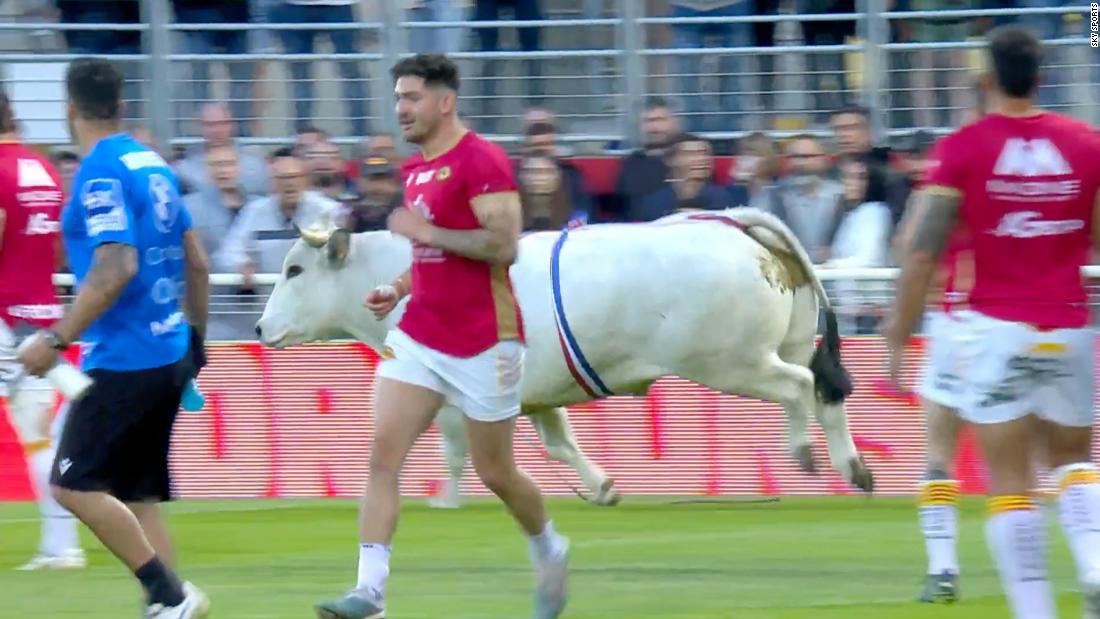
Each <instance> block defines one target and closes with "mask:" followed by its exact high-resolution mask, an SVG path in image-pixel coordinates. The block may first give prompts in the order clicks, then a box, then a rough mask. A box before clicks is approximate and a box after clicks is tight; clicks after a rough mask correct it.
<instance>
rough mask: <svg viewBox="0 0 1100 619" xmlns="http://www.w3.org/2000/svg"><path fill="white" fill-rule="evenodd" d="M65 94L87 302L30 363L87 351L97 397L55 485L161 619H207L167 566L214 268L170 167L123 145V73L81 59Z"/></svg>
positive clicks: (29, 356) (68, 226)
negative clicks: (183, 410)
mask: <svg viewBox="0 0 1100 619" xmlns="http://www.w3.org/2000/svg"><path fill="white" fill-rule="evenodd" d="M66 86H67V89H68V99H69V100H68V117H69V124H70V131H71V133H72V135H73V137H74V138H75V139H76V141H77V143H78V144H79V145H80V148H81V150H82V151H83V152H84V154H85V156H84V161H83V163H82V165H81V166H80V171H79V172H78V174H77V176H76V178H75V179H74V180H73V191H72V199H71V202H70V203H69V205H68V206H67V207H66V209H65V210H64V212H63V213H62V217H61V228H62V237H63V239H64V242H65V249H66V254H67V255H68V258H69V264H70V265H71V267H72V271H73V273H74V275H75V276H76V281H77V287H78V293H77V296H76V299H75V300H74V301H73V304H72V307H71V308H70V309H69V311H68V312H67V313H66V314H65V316H64V317H63V318H62V319H61V320H60V321H58V322H57V323H55V324H54V325H53V327H52V328H51V329H48V330H45V331H42V332H40V333H39V334H38V337H37V338H36V339H35V343H34V345H33V346H30V347H29V348H27V349H26V350H24V351H23V352H22V353H21V355H20V360H21V361H22V362H23V364H24V365H25V366H26V368H27V370H28V371H29V372H31V373H33V374H36V375H41V374H44V373H45V372H46V371H48V370H49V369H50V368H51V367H53V365H54V364H55V363H56V362H57V357H58V352H59V351H61V350H64V349H65V348H67V347H68V346H69V344H71V343H73V342H75V341H77V338H81V353H82V368H83V370H84V371H85V372H86V373H87V374H88V376H89V377H91V378H92V379H93V380H94V384H93V386H92V387H91V388H90V389H89V391H88V392H87V394H86V395H85V396H84V397H83V398H81V399H80V400H78V401H76V402H74V403H73V405H72V408H71V410H70V412H69V418H68V420H67V422H66V425H65V429H64V431H63V434H62V437H61V443H60V445H59V447H58V449H57V459H56V461H55V462H54V467H53V474H52V477H51V479H50V483H51V485H52V486H53V491H54V494H55V496H56V497H57V500H58V502H59V503H61V505H63V506H64V507H65V508H67V509H68V510H70V511H71V512H72V513H73V514H75V515H76V516H77V517H78V518H80V520H81V521H83V522H84V523H85V524H86V525H88V527H89V528H90V529H91V530H92V532H93V533H95V534H96V536H97V537H98V538H99V539H100V541H102V542H103V544H104V545H105V546H107V548H109V549H110V550H111V552H113V553H114V554H115V555H116V556H117V557H119V559H121V560H122V561H123V563H125V564H126V565H127V566H128V567H129V568H130V569H131V570H132V571H133V572H134V575H135V576H136V577H137V579H138V580H139V581H140V582H141V585H142V587H143V588H144V589H145V593H146V596H147V598H148V600H147V603H148V608H147V610H146V614H145V616H146V617H147V618H148V619H199V618H202V617H206V616H207V614H208V612H209V601H208V600H207V599H206V596H205V595H204V594H203V593H202V592H201V591H199V590H198V589H197V588H196V587H194V586H193V585H191V584H190V583H181V582H180V580H179V578H178V577H177V576H176V575H175V573H173V571H172V570H171V569H170V568H169V567H168V566H167V565H166V564H170V563H171V562H172V557H171V542H170V540H169V539H168V534H167V529H166V528H165V526H164V522H163V520H162V518H161V515H160V510H159V507H158V503H160V502H163V501H168V500H171V498H172V497H171V481H170V478H169V471H168V451H169V444H170V441H171V435H172V426H173V424H174V422H175V418H176V413H177V412H178V410H179V406H180V399H181V397H182V394H183V391H184V388H185V386H186V384H187V382H188V380H189V379H190V377H191V376H193V375H194V374H195V373H196V372H198V371H199V370H200V369H201V368H202V366H203V365H204V364H205V354H204V353H203V336H204V333H205V329H206V316H207V301H208V299H207V296H208V285H209V273H208V268H207V263H206V254H205V253H204V252H203V249H202V244H201V241H200V240H199V237H198V235H197V234H196V233H195V232H194V231H192V230H191V218H190V215H189V214H188V213H187V210H186V209H185V208H184V206H183V201H182V199H181V198H180V195H179V186H178V183H177V181H176V177H175V175H174V174H173V172H172V170H171V169H170V168H169V167H168V164H167V163H166V162H165V161H164V160H163V159H162V158H161V157H160V156H159V155H157V154H156V153H154V152H152V151H150V150H149V149H147V148H146V147H144V146H142V145H141V144H139V143H138V142H137V141H135V140H134V139H133V138H132V137H130V136H129V135H127V134H125V133H121V130H120V117H121V113H122V102H121V92H122V76H121V75H120V73H119V72H118V70H117V69H115V68H114V67H113V66H112V65H111V64H110V63H108V62H107V61H105V60H101V59H94V58H85V59H80V60H77V61H74V62H73V63H72V64H71V65H70V67H69V70H68V73H67V75H66ZM181 296H182V297H183V298H184V300H185V303H184V307H183V308H181V307H180V303H179V299H180V297H181ZM185 314H186V318H185Z"/></svg>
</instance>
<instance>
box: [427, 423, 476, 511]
mask: <svg viewBox="0 0 1100 619" xmlns="http://www.w3.org/2000/svg"><path fill="white" fill-rule="evenodd" d="M435 423H436V425H437V426H439V431H440V433H441V434H442V435H443V457H444V458H445V459H446V460H447V474H448V477H447V481H446V483H445V484H444V487H443V490H442V492H440V493H439V495H438V496H434V497H432V498H431V499H430V500H429V501H428V505H430V506H431V507H435V508H439V509H457V508H459V507H460V506H461V505H462V473H463V471H464V470H465V468H466V451H467V447H466V420H465V418H464V416H463V414H462V411H460V410H458V409H457V408H455V407H453V406H450V405H444V406H443V407H442V408H440V409H439V413H438V414H437V415H436V417H435Z"/></svg>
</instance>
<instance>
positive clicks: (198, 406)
mask: <svg viewBox="0 0 1100 619" xmlns="http://www.w3.org/2000/svg"><path fill="white" fill-rule="evenodd" d="M180 404H181V405H182V406H183V410H185V411H187V412H189V413H195V412H198V411H201V410H202V409H203V407H204V406H206V397H205V396H203V395H202V391H200V390H199V384H198V383H197V382H195V378H194V377H191V378H189V379H187V386H186V387H184V389H183V398H182V399H181V400H180Z"/></svg>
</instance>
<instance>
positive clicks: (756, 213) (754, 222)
mask: <svg viewBox="0 0 1100 619" xmlns="http://www.w3.org/2000/svg"><path fill="white" fill-rule="evenodd" d="M724 215H725V216H727V217H729V218H731V219H733V220H734V221H736V222H738V223H740V224H742V225H743V226H744V228H745V233H746V234H748V235H749V236H750V237H752V238H753V239H754V240H755V241H756V242H758V243H760V244H761V245H763V246H764V247H766V248H767V249H768V250H769V251H772V252H778V253H782V254H787V255H790V256H793V257H794V258H795V259H796V260H797V262H798V265H799V266H800V267H801V269H802V275H803V277H805V278H806V281H808V282H810V285H811V286H813V289H814V295H815V296H816V297H817V300H818V303H820V304H821V309H822V311H824V312H825V333H823V334H822V338H821V342H820V343H819V344H818V345H817V349H816V350H814V354H813V357H811V358H810V371H811V372H813V375H814V387H815V388H816V389H817V394H818V397H819V398H821V400H822V401H823V402H825V403H826V404H835V403H837V402H842V401H843V400H844V398H846V397H848V396H849V395H851V393H852V377H851V375H849V374H848V370H846V369H844V365H843V364H842V363H841V358H840V331H839V330H838V328H837V323H836V311H835V310H833V304H832V302H831V301H830V300H829V295H828V294H827V293H826V292H825V286H824V285H822V283H821V279H819V278H818V276H817V272H816V271H815V270H814V266H813V261H812V260H810V256H809V255H808V254H807V253H806V250H805V249H804V248H803V247H802V243H800V242H799V241H798V238H797V237H796V236H795V235H794V233H793V232H791V229H790V228H788V227H787V224H785V223H783V222H782V220H780V219H779V218H778V217H776V216H775V215H772V214H771V213H767V212H764V211H761V210H759V209H755V208H735V209H729V210H727V211H726V212H725V213H724Z"/></svg>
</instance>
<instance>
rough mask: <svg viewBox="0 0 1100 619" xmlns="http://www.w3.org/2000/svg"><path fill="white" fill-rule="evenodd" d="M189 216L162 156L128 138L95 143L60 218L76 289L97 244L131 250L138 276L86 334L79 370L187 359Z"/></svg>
mask: <svg viewBox="0 0 1100 619" xmlns="http://www.w3.org/2000/svg"><path fill="white" fill-rule="evenodd" d="M190 228H191V216H190V215H189V214H188V212H187V209H186V208H184V206H183V200H182V199H181V198H180V192H179V184H178V182H177V181H176V175H175V174H174V173H173V172H172V170H171V168H169V167H168V164H167V163H166V162H165V161H164V159H162V158H161V156H160V155H158V154H156V153H154V152H153V151H151V150H149V149H148V148H145V147H144V146H142V145H141V144H139V143H138V142H137V141H136V140H134V139H133V138H132V137H130V136H129V135H127V134H124V133H121V134H117V135H113V136H111V137H108V138H104V139H102V140H100V141H99V142H98V143H96V145H95V146H94V147H93V148H92V150H91V152H90V153H88V156H87V157H86V158H85V159H84V161H83V162H81V164H80V170H79V171H78V172H77V175H76V178H75V179H73V195H72V198H71V200H70V202H69V205H68V207H67V208H66V209H65V211H64V213H62V216H61V233H62V237H63V239H64V242H65V251H66V254H67V256H68V259H69V265H70V266H71V267H72V270H73V274H74V275H75V277H76V283H77V287H78V288H79V287H80V286H82V285H83V283H84V278H85V277H86V276H87V274H88V270H89V269H90V268H91V266H92V263H93V255H94V253H95V250H96V248H97V247H99V246H100V245H103V244H105V243H122V244H124V245H129V246H131V247H133V248H135V249H136V250H137V259H138V270H137V275H136V276H134V278H133V279H131V280H130V282H129V283H128V284H127V285H126V288H125V289H124V290H123V291H122V294H121V295H120V296H119V298H118V299H117V300H116V301H115V304H114V305H112V306H111V307H110V308H109V309H108V310H107V311H106V312H104V313H103V315H101V316H100V317H99V318H97V319H96V321H95V322H93V323H92V325H91V326H90V327H89V328H88V330H87V331H85V332H84V335H83V338H82V340H81V341H82V344H81V353H82V355H81V356H82V364H81V365H82V367H83V368H84V369H85V370H88V369H97V368H98V369H105V370H115V371H125V370H144V369H148V368H155V367H161V366H165V365H170V364H172V363H175V362H177V361H179V360H180V359H181V358H182V357H183V355H184V354H186V353H187V350H188V347H189V344H190V327H189V326H188V324H187V322H186V320H184V317H183V312H182V311H181V310H180V305H179V298H180V296H181V292H182V291H183V289H184V286H185V284H186V280H185V270H184V257H183V233H184V232H185V231H187V230H189V229H190Z"/></svg>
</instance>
